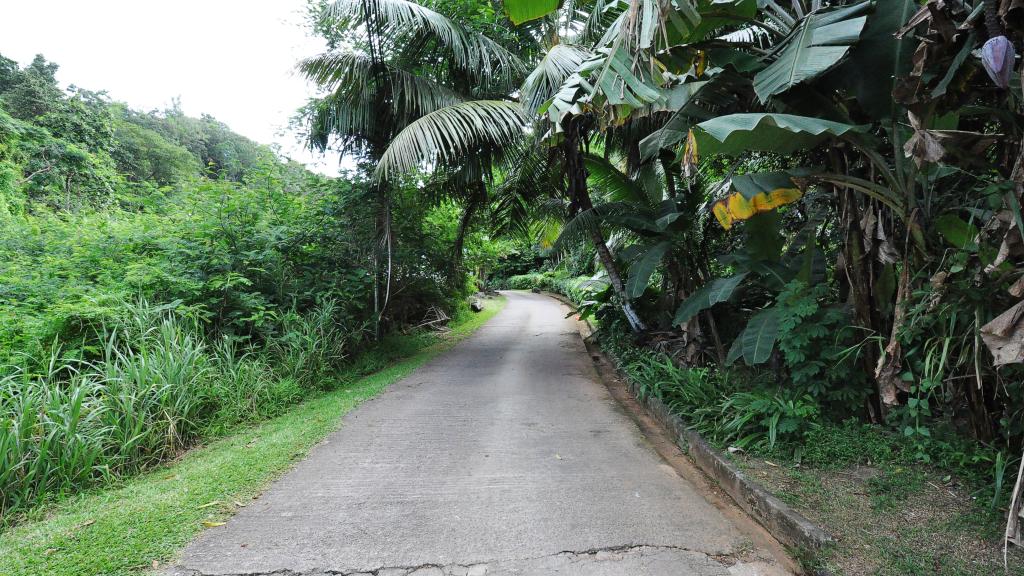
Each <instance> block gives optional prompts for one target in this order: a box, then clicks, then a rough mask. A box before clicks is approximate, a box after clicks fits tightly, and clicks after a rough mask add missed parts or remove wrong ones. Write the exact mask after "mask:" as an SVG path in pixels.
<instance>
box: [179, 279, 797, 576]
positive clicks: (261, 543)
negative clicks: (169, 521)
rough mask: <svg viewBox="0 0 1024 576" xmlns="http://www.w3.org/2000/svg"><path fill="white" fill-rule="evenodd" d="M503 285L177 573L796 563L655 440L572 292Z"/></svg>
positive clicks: (721, 567) (710, 571) (716, 569)
mask: <svg viewBox="0 0 1024 576" xmlns="http://www.w3.org/2000/svg"><path fill="white" fill-rule="evenodd" d="M507 297H508V299H509V302H508V305H507V306H506V307H505V309H504V310H502V311H501V312H500V313H499V314H498V315H497V316H495V317H494V318H493V319H492V320H491V321H490V322H488V323H487V324H486V325H485V326H484V327H483V328H481V329H480V330H479V331H478V332H477V333H476V334H474V335H473V336H471V337H470V338H468V339H466V340H465V341H463V342H462V343H460V344H459V345H457V346H456V347H455V348H454V349H452V350H451V351H449V352H447V353H446V354H444V355H442V356H440V357H438V358H436V359H434V360H433V361H431V362H430V363H428V364H426V365H425V366H423V367H421V368H420V369H418V370H417V371H416V372H414V373H413V374H411V375H410V376H408V377H407V378H405V379H404V380H402V381H400V382H398V383H396V384H394V385H393V386H391V387H390V388H389V389H388V390H387V391H385V392H384V393H382V394H380V395H379V396H378V397H376V398H374V399H373V400H370V401H367V402H366V403H364V404H363V405H361V406H360V407H359V408H357V409H355V410H354V411H352V412H350V413H349V414H348V415H347V416H346V417H345V418H344V420H343V422H342V425H341V427H340V428H339V430H338V431H337V432H335V433H334V434H332V435H331V436H330V437H329V438H328V439H327V440H325V441H324V442H323V443H322V444H320V445H318V446H317V447H316V448H314V449H313V451H312V452H311V453H310V455H309V457H308V458H307V459H306V460H304V461H302V462H301V463H299V464H298V465H297V466H296V467H295V469H294V470H293V471H291V472H290V473H288V474H287V475H286V476H284V477H283V478H282V479H281V480H279V481H278V482H276V483H275V484H274V485H273V486H272V487H270V489H269V490H268V491H267V492H266V493H265V494H264V495H263V496H261V497H260V498H259V499H258V500H256V501H255V502H253V503H252V504H250V505H249V506H248V507H246V508H244V509H243V510H242V511H241V512H240V513H239V514H238V515H237V516H235V517H233V518H232V519H231V520H230V521H229V522H228V523H227V524H226V525H225V526H221V527H217V528H211V529H209V530H206V531H205V532H204V533H203V534H202V535H201V536H200V537H199V538H198V539H197V540H196V541H195V542H193V543H192V544H191V545H189V547H188V548H187V549H186V550H185V552H184V553H183V555H182V558H181V561H180V563H179V566H178V567H177V568H175V569H172V570H170V571H169V572H168V573H169V574H175V575H180V576H186V575H187V576H197V575H243V574H244V575H256V574H282V575H289V576H291V575H296V574H299V575H310V576H313V575H317V576H319V575H321V574H323V575H326V574H331V575H336V576H338V575H356V574H373V575H376V576H406V575H415V576H441V575H476V576H479V575H483V574H487V575H490V576H495V575H501V576H504V575H509V576H511V575H518V576H533V575H537V576H540V575H549V574H559V575H578V576H603V575H609V576H611V575H616V576H670V575H671V576H679V575H690V574H693V575H700V576H705V575H706V576H712V575H734V576H735V575H755V574H760V575H765V576H768V575H771V576H775V575H779V574H786V573H787V572H785V571H784V570H782V569H781V568H779V567H778V565H776V564H775V563H774V561H773V560H772V559H771V556H770V555H769V554H768V553H767V552H766V551H764V550H761V549H759V548H758V547H757V546H756V545H754V544H753V543H752V541H751V540H750V539H748V538H747V537H746V536H744V533H743V532H742V531H741V530H740V529H739V528H738V527H737V526H736V525H734V524H733V523H732V522H731V521H730V520H729V519H728V518H726V516H725V515H723V513H722V512H721V511H719V509H718V508H716V507H714V506H712V505H711V504H709V503H708V502H707V501H706V500H705V498H704V497H703V496H702V495H701V494H700V493H699V492H698V491H697V490H696V489H695V488H694V487H693V486H692V485H691V484H690V483H688V482H687V481H686V480H684V479H683V478H682V477H680V476H679V474H677V472H676V471H675V469H674V468H672V467H671V466H669V465H668V464H667V463H666V462H665V461H664V460H663V459H661V457H660V456H658V454H657V453H656V452H655V451H654V450H653V449H652V446H651V444H650V443H649V442H648V441H647V439H646V438H645V437H644V436H643V435H642V434H641V432H640V430H639V428H638V427H637V426H636V424H635V423H634V422H633V420H631V419H630V417H629V415H628V414H627V413H625V412H624V410H623V409H622V407H621V406H620V405H619V404H618V403H617V402H616V401H615V400H614V399H613V398H612V397H611V395H610V394H609V392H608V389H607V388H606V387H605V386H604V385H603V384H602V383H601V382H600V381H599V380H598V379H597V375H596V373H595V371H594V368H593V365H592V363H591V360H590V358H589V356H588V355H587V352H586V349H585V348H584V345H583V343H582V341H581V339H580V337H579V334H578V333H577V331H576V327H575V324H574V321H572V320H570V319H566V318H565V315H566V309H565V308H564V306H563V305H562V304H560V303H559V302H557V301H555V300H553V299H550V298H548V297H546V296H542V295H538V294H530V293H522V292H511V293H508V294H507Z"/></svg>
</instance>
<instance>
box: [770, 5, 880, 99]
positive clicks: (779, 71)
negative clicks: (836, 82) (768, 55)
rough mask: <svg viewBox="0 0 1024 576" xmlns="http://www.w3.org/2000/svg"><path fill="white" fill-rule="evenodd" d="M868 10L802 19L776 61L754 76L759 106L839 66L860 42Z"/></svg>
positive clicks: (816, 14)
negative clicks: (759, 101)
mask: <svg viewBox="0 0 1024 576" xmlns="http://www.w3.org/2000/svg"><path fill="white" fill-rule="evenodd" d="M871 6H872V3H871V2H863V3H860V4H855V5H853V6H844V7H841V8H834V9H823V10H817V11H814V12H811V13H810V14H808V15H807V16H805V17H804V18H803V19H802V20H801V21H800V23H799V24H798V25H797V27H796V28H795V29H794V30H793V33H792V34H790V35H789V36H788V37H787V38H786V40H785V41H784V43H783V44H782V45H781V46H779V47H778V48H777V50H776V53H777V54H778V56H777V58H776V59H775V61H774V62H772V63H771V64H770V65H768V67H767V68H765V69H764V70H761V71H760V72H758V73H757V74H756V75H755V76H754V92H756V93H757V97H758V98H759V99H760V100H761V102H762V103H763V102H767V101H768V99H769V98H771V97H772V96H775V95H776V94H781V93H783V92H785V91H787V90H789V89H790V88H792V87H794V86H796V85H797V84H800V83H802V82H807V81H809V80H813V79H815V78H817V77H819V76H821V75H822V74H824V73H825V72H828V71H829V70H831V69H832V68H833V67H834V66H836V65H837V64H839V62H840V61H841V60H842V59H843V57H844V56H846V54H847V53H848V52H849V51H850V48H851V47H852V46H853V45H854V44H856V43H857V41H858V40H859V39H860V34H861V31H863V30H864V25H865V24H866V23H867V13H868V12H869V11H870V10H871ZM865 73H866V72H865Z"/></svg>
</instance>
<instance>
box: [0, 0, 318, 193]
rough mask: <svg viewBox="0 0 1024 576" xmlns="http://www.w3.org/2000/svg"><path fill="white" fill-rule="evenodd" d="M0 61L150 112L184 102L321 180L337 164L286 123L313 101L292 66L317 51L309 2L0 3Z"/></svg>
mask: <svg viewBox="0 0 1024 576" xmlns="http://www.w3.org/2000/svg"><path fill="white" fill-rule="evenodd" d="M0 4H2V5H3V7H2V9H0V54H3V55H4V56H6V57H8V58H12V59H14V60H17V61H18V62H20V63H21V64H22V65H25V64H28V63H29V62H30V61H31V60H32V58H33V57H34V56H35V55H36V54H37V53H41V54H43V55H44V56H45V57H46V59H47V60H50V61H53V62H56V63H57V64H59V65H60V70H59V71H58V73H57V79H58V80H59V81H60V82H61V84H62V85H63V86H65V87H66V86H67V85H69V84H75V85H77V86H80V87H82V88H86V89H89V90H106V91H107V92H108V93H109V94H110V97H111V98H112V99H114V100H119V101H122V102H126V103H127V104H128V105H129V106H130V107H132V108H135V109H140V110H143V111H148V110H151V109H154V108H160V109H163V108H167V107H170V104H171V100H172V98H174V97H180V98H181V106H182V109H183V110H184V111H185V113H186V114H188V115H190V116H199V115H200V114H203V113H206V114H210V115H212V116H214V117H216V118H217V119H218V120H220V121H222V122H224V123H225V124H227V125H228V126H230V127H231V128H232V129H233V130H234V131H235V132H238V133H239V134H242V135H244V136H247V137H249V138H251V139H253V140H255V141H257V142H261V143H263V144H273V143H276V144H279V145H280V146H281V149H282V153H284V154H286V155H288V156H290V157H292V158H294V159H295V160H298V161H300V162H303V163H305V164H307V165H308V166H309V167H310V168H311V169H314V170H317V171H319V172H322V173H326V174H334V173H336V170H337V166H338V159H337V156H330V157H328V158H324V157H321V156H320V155H314V154H312V153H310V152H309V151H306V150H304V149H303V147H302V145H301V144H300V143H299V142H298V141H297V136H295V135H294V134H292V133H286V132H285V131H286V129H287V124H288V119H289V117H290V116H292V115H293V114H294V113H295V110H296V109H297V108H298V107H299V106H301V105H302V104H303V103H304V102H305V100H306V98H307V97H308V96H311V95H313V94H314V93H315V90H314V89H313V87H312V86H310V85H308V84H307V83H306V82H305V81H304V80H303V79H302V78H301V77H299V76H298V75H297V74H296V73H295V72H294V67H295V63H296V62H297V61H298V60H299V59H300V58H302V57H304V56H309V55H312V54H315V53H317V52H319V51H321V50H322V49H323V43H322V42H321V41H319V40H317V39H315V38H312V37H309V36H307V34H306V30H305V28H304V17H303V11H304V7H305V5H306V0H248V1H246V0H87V1H83V0H0Z"/></svg>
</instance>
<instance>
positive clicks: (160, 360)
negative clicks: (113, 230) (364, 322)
mask: <svg viewBox="0 0 1024 576" xmlns="http://www.w3.org/2000/svg"><path fill="white" fill-rule="evenodd" d="M335 312H336V306H335V305H334V303H332V302H325V303H324V304H323V305H321V306H320V307H318V308H316V309H315V310H313V311H311V312H310V313H309V314H307V315H300V314H297V313H289V314H287V315H286V316H285V317H284V318H282V319H281V322H280V325H279V326H278V330H277V331H276V336H275V337H274V338H272V339H271V340H270V341H269V342H268V343H267V345H266V346H265V347H264V348H263V349H262V350H258V351H257V350H254V349H251V348H246V347H243V346H242V345H241V344H240V343H239V342H238V341H237V340H233V339H230V338H222V339H220V340H218V341H216V342H215V343H214V344H213V345H208V344H207V343H206V341H205V340H204V337H203V335H202V331H201V327H200V326H198V325H197V324H196V323H195V322H194V321H192V320H190V319H189V318H188V317H187V316H185V315H182V314H179V313H176V312H174V311H173V310H172V309H168V308H167V307H154V306H150V305H148V304H146V303H141V304H139V305H136V306H133V307H129V313H128V314H127V315H126V319H125V320H122V321H121V322H119V323H118V324H116V325H115V326H112V327H108V328H106V329H105V333H104V335H103V336H102V340H101V342H102V346H101V347H100V348H101V350H100V351H99V352H98V354H97V357H96V358H92V359H89V360H72V361H68V360H64V359H63V357H62V355H61V353H60V350H59V349H54V350H52V351H51V353H50V358H49V359H48V361H47V362H45V363H43V365H44V366H46V369H45V370H42V371H36V372H33V371H30V370H27V369H17V368H10V367H9V368H6V369H4V370H2V371H0V527H2V526H3V525H5V524H8V523H10V522H11V521H12V520H13V519H14V518H15V517H17V516H18V515H19V513H21V512H24V511H25V510H27V509H30V508H32V507H34V506H37V505H38V504H40V503H41V502H43V501H45V500H47V499H52V498H59V497H61V496H64V495H67V494H69V493H72V492H75V491H78V490H81V489H82V488H84V487H87V486H89V485H91V484H95V483H97V482H101V481H107V480H112V479H116V478H119V477H123V476H126V475H130V474H135V473H137V472H138V471H140V470H142V469H145V468H148V467H151V466H153V465H155V464H158V463H160V462H162V461H165V460H167V459H169V458H173V457H175V456H176V455H178V454H180V453H181V451H182V450H184V449H186V448H187V447H189V446H190V445H191V444H193V443H195V442H196V441H197V439H199V438H201V437H203V436H206V435H210V434H216V433H219V432H220V431H222V430H224V429H225V428H227V427H230V426H232V425H234V424H237V423H239V422H243V421H247V420H254V419H258V418H263V417H266V416H270V415H273V414H275V413H277V412H279V411H281V410H282V409H283V408H284V407H285V406H287V405H290V404H293V403H294V402H296V401H298V400H300V399H302V398H303V397H304V396H306V395H308V394H309V393H310V392H312V391H315V390H320V389H323V388H325V387H326V384H325V382H328V381H330V373H331V371H332V370H334V369H336V368H337V367H338V366H339V365H340V363H341V362H342V360H343V359H344V358H345V356H346V352H347V348H348V346H349V344H350V343H351V342H352V341H353V339H354V338H357V337H358V334H352V333H351V332H349V331H346V330H345V329H344V327H341V326H339V325H338V324H337V323H336V322H335V320H334V317H335ZM37 372H42V373H37Z"/></svg>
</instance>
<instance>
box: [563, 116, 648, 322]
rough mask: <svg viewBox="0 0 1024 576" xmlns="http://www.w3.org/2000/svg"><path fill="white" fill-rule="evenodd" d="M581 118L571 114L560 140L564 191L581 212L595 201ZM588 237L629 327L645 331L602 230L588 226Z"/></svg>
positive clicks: (595, 226)
mask: <svg viewBox="0 0 1024 576" xmlns="http://www.w3.org/2000/svg"><path fill="white" fill-rule="evenodd" d="M582 121H583V119H582V118H580V117H574V118H571V119H570V120H569V121H568V122H567V125H566V127H565V142H564V143H563V146H564V147H565V172H566V179H567V184H568V190H567V192H568V193H569V198H570V199H571V202H572V204H573V206H574V207H575V208H576V209H577V210H580V211H582V210H591V209H593V208H594V203H593V202H592V201H591V199H590V192H589V190H587V167H586V166H585V165H584V164H583V153H582V150H581V147H582V145H583V140H584V138H583V137H581V134H580V132H581V128H580V123H581V122H582ZM590 239H591V241H592V242H593V243H594V248H596V249H597V257H598V258H599V259H600V260H601V266H603V267H604V269H605V272H607V273H608V281H609V282H610V283H611V285H612V290H613V291H614V292H615V295H616V296H617V297H618V299H619V305H620V306H621V307H622V313H623V314H624V315H625V316H626V321H627V322H629V327H630V329H631V330H632V331H633V332H634V333H638V332H643V331H645V330H647V326H646V325H645V324H644V322H643V320H641V319H640V315H639V314H637V313H636V310H635V309H634V308H633V305H632V304H631V303H630V298H629V294H627V293H626V285H625V284H624V283H623V282H622V276H621V275H620V274H619V268H618V266H617V265H616V264H615V257H614V256H613V255H612V252H611V250H609V249H608V243H607V242H606V241H605V239H604V235H603V234H601V229H600V228H599V227H598V226H597V225H594V226H592V227H591V229H590Z"/></svg>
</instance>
